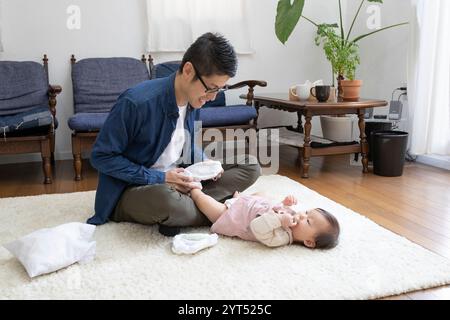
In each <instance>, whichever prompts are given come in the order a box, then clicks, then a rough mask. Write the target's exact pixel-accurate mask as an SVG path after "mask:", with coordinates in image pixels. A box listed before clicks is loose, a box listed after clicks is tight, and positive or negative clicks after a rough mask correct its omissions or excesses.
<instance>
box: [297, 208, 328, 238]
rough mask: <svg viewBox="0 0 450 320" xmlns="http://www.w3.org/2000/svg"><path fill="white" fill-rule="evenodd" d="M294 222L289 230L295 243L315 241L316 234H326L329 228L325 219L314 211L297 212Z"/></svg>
mask: <svg viewBox="0 0 450 320" xmlns="http://www.w3.org/2000/svg"><path fill="white" fill-rule="evenodd" d="M294 220H295V222H297V224H296V225H295V226H293V227H292V228H291V230H292V237H293V238H294V241H295V242H302V241H303V242H304V241H307V240H308V241H315V239H316V236H317V235H318V234H320V233H322V232H326V231H327V230H328V228H329V227H330V225H329V223H328V221H327V220H326V219H325V217H324V216H323V215H322V214H321V213H320V212H319V211H317V210H315V209H313V210H308V211H306V212H297V213H296V214H295V215H294Z"/></svg>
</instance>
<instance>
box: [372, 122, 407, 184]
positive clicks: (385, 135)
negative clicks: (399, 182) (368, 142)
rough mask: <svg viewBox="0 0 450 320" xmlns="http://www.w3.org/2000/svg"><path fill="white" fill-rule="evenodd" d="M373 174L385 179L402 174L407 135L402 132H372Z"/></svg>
mask: <svg viewBox="0 0 450 320" xmlns="http://www.w3.org/2000/svg"><path fill="white" fill-rule="evenodd" d="M372 143H373V155H372V157H373V173H375V174H377V175H380V176H385V177H398V176H401V175H402V173H403V165H404V164H405V156H406V146H407V144H408V133H407V132H404V131H374V132H372Z"/></svg>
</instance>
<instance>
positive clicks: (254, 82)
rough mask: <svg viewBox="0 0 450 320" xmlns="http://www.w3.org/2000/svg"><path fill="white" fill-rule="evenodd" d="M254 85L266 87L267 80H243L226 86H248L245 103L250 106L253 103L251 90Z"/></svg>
mask: <svg viewBox="0 0 450 320" xmlns="http://www.w3.org/2000/svg"><path fill="white" fill-rule="evenodd" d="M255 86H260V87H266V86H267V82H266V81H262V80H245V81H241V82H238V83H236V84H233V85H231V86H228V89H238V88H242V87H248V93H247V102H246V103H245V104H246V105H248V106H251V105H252V104H253V91H254V89H253V88H254V87H255Z"/></svg>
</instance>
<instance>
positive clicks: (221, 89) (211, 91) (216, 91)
mask: <svg viewBox="0 0 450 320" xmlns="http://www.w3.org/2000/svg"><path fill="white" fill-rule="evenodd" d="M191 64H192V67H193V68H194V72H195V76H196V77H197V78H198V80H200V82H201V83H202V85H203V86H204V87H205V93H207V94H208V93H210V94H212V93H214V94H215V93H219V92H224V91H227V90H228V86H227V85H225V86H224V87H222V88H209V87H208V86H207V85H206V83H205V81H203V79H202V77H201V76H200V73H199V72H198V71H197V68H196V67H195V66H194V64H193V63H192V62H191Z"/></svg>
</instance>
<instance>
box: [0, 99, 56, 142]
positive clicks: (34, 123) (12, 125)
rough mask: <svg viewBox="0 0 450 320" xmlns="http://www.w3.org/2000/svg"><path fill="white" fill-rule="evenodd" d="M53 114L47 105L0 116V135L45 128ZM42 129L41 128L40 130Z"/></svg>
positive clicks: (50, 122) (38, 130)
mask: <svg viewBox="0 0 450 320" xmlns="http://www.w3.org/2000/svg"><path fill="white" fill-rule="evenodd" d="M52 121H53V116H52V114H51V112H50V110H49V109H48V107H47V106H40V107H36V108H34V109H31V110H28V111H25V112H21V113H17V114H13V115H6V116H0V135H1V136H2V137H5V136H12V135H13V134H14V133H21V132H30V131H31V130H32V129H33V130H34V129H36V130H37V132H40V131H41V129H43V128H47V129H48V127H49V126H50V125H51V124H52ZM42 131H43V130H42Z"/></svg>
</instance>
